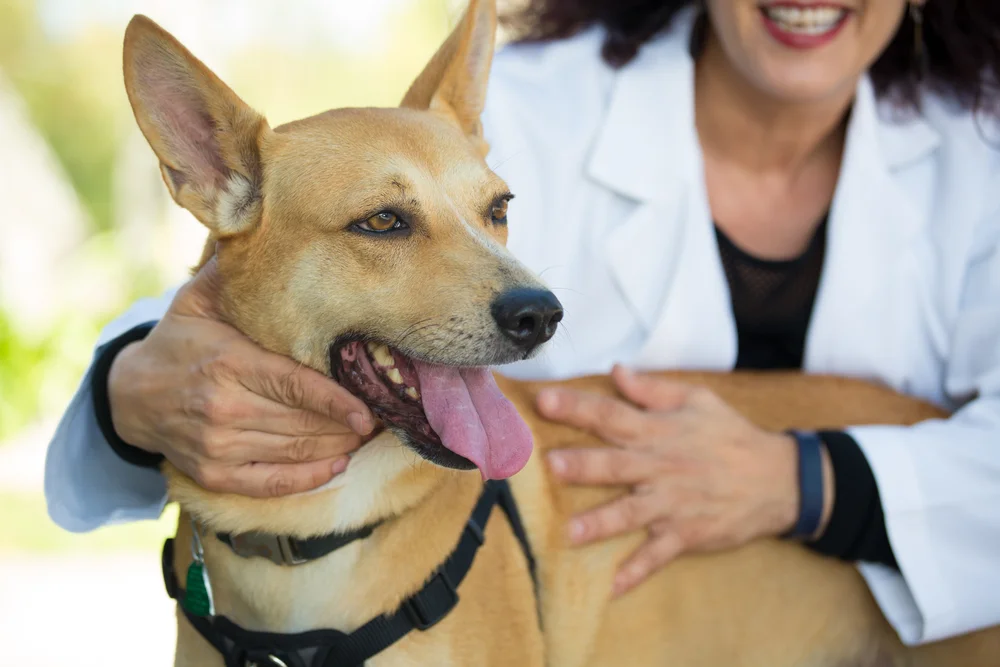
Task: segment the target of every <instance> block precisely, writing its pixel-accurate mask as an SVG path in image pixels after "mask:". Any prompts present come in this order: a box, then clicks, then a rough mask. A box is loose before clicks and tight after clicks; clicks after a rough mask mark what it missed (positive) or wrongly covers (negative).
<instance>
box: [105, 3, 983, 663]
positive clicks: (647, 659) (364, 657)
mask: <svg viewBox="0 0 1000 667" xmlns="http://www.w3.org/2000/svg"><path fill="white" fill-rule="evenodd" d="M496 20H497V19H496V8H495V7H494V3H493V1H492V0H472V2H471V3H470V5H469V8H468V9H467V11H466V12H465V14H464V15H463V18H462V20H461V22H460V23H459V24H458V25H457V27H456V28H455V30H454V32H453V33H452V34H451V36H450V37H449V38H448V39H447V41H445V42H444V44H443V45H442V46H441V47H440V49H439V50H438V51H437V53H436V54H435V55H434V56H433V58H432V59H431V60H430V62H429V63H428V64H427V66H426V68H425V69H424V70H423V71H422V73H421V74H420V75H419V76H418V77H417V79H416V80H415V81H414V83H413V84H412V86H411V87H410V89H409V90H408V92H407V93H406V95H405V97H404V99H403V100H402V103H401V105H400V106H399V108H394V109H340V110H334V111H328V112H326V113H321V114H319V115H317V116H313V117H311V118H306V119H304V120H299V121H295V122H292V123H289V124H287V125H284V126H281V127H276V128H271V127H270V126H269V125H268V124H267V122H266V121H265V119H264V118H263V117H262V116H261V115H259V114H258V113H257V112H255V111H254V110H252V109H251V108H250V107H248V106H247V105H246V104H245V103H244V102H243V101H242V100H241V99H240V98H239V97H238V96H237V95H236V94H235V93H234V92H233V91H232V90H230V89H229V88H228V87H227V86H226V85H225V84H224V83H223V82H222V81H221V80H220V79H219V78H218V77H216V76H215V75H214V74H213V73H212V72H211V71H210V70H209V69H208V68H207V67H206V66H205V65H204V64H202V63H201V62H200V61H199V60H197V59H196V58H195V57H194V56H193V55H192V54H190V53H189V52H188V51H187V50H186V49H185V48H184V47H183V46H182V45H181V44H180V43H179V42H177V41H176V40H175V39H174V38H173V37H171V36H170V35H169V34H167V33H166V32H165V31H164V30H162V29H161V28H160V27H159V26H157V25H156V24H155V23H153V22H152V21H151V20H149V19H148V18H145V17H141V16H137V17H135V18H133V20H132V21H131V23H130V24H129V26H128V28H127V30H126V34H125V42H124V77H125V86H126V90H127V93H128V97H129V100H130V103H131V105H132V108H133V111H134V113H135V117H136V121H137V123H138V125H139V127H140V129H141V131H142V133H143V134H144V135H145V137H146V139H147V140H148V142H149V144H150V146H151V147H152V149H153V151H154V153H155V154H156V156H157V158H158V159H159V163H160V168H161V172H162V175H163V180H164V182H165V184H166V186H167V188H168V190H169V191H170V194H171V196H172V197H173V199H174V200H175V201H176V202H177V203H178V204H179V205H180V206H182V207H184V208H186V209H188V210H189V211H190V212H191V213H192V214H194V216H195V217H196V218H197V219H198V220H200V221H201V222H202V223H203V224H204V225H205V226H206V227H207V228H208V230H209V237H208V241H207V243H206V246H205V252H204V255H203V257H202V264H206V263H209V262H211V263H214V267H213V270H215V271H216V272H217V275H218V277H219V280H218V282H219V289H220V294H221V297H220V306H219V307H220V310H221V312H222V313H223V314H224V316H225V317H226V319H227V320H228V321H229V322H230V323H232V324H233V325H234V326H236V327H237V328H239V329H240V330H241V331H243V332H244V333H245V334H246V335H248V336H249V337H251V338H252V339H253V340H255V341H256V342H257V343H259V344H260V345H262V346H263V347H265V348H267V349H269V350H272V351H274V352H277V353H281V354H285V355H288V356H290V357H292V358H294V359H296V360H298V361H299V362H301V363H303V364H306V365H308V366H310V367H312V368H314V369H317V370H319V371H321V372H323V373H326V374H328V375H329V376H330V377H331V378H334V379H336V380H338V381H339V382H341V383H342V384H343V385H344V386H345V387H346V388H348V389H349V390H350V391H352V392H353V393H355V394H356V395H358V396H359V397H361V398H363V399H364V400H365V401H366V402H367V403H368V404H369V405H370V406H371V408H372V410H373V412H374V413H375V414H376V415H377V416H378V417H379V419H380V421H381V423H382V424H383V425H384V427H385V428H384V430H382V431H381V433H380V434H379V435H378V436H377V437H375V438H374V439H373V440H371V441H370V442H368V443H367V444H365V445H364V446H363V447H362V448H361V449H360V450H359V451H358V452H357V453H356V454H355V455H354V456H353V457H352V460H351V462H350V464H349V466H348V468H347V470H346V471H345V472H344V473H343V474H341V475H339V476H338V477H337V478H335V479H334V480H333V481H332V482H331V483H329V484H327V485H326V486H325V487H323V488H321V489H319V490H316V491H314V492H310V493H303V494H296V495H292V496H286V497H275V498H270V499H255V498H247V497H241V496H237V495H227V494H219V493H210V492H208V491H206V490H204V489H203V488H202V487H201V486H199V484H198V483H196V481H195V480H192V479H190V478H188V477H187V476H185V475H184V474H183V473H181V472H180V471H179V470H177V469H176V468H174V467H173V466H172V465H170V464H169V463H165V464H163V472H164V474H165V476H166V479H167V482H168V489H169V497H170V499H171V500H172V501H175V502H177V503H179V504H180V507H181V513H180V520H179V524H178V528H177V534H176V536H175V538H174V539H173V540H171V541H168V544H167V545H166V548H165V549H164V559H163V560H164V563H163V565H164V573H165V581H166V584H167V588H168V592H169V593H170V594H171V595H172V596H174V597H176V598H177V599H178V600H179V604H178V613H177V618H178V627H177V646H176V655H175V664H176V665H179V666H185V667H187V666H198V667H205V666H211V665H227V666H228V667H232V666H235V665H239V666H240V667H244V666H250V665H261V666H273V667H293V665H298V666H299V667H319V666H324V667H329V666H333V665H360V664H366V665H371V666H378V667H381V666H394V665H477V666H478V665H489V666H494V665H501V666H505V665H511V666H514V665H516V666H518V667H541V666H542V665H549V666H553V667H569V666H584V665H588V666H595V665H601V666H604V665H629V666H645V665H650V666H652V665H667V664H669V665H676V666H678V667H696V666H713V667H722V666H724V667H736V666H747V667H750V666H754V667H793V666H795V667H807V666H808V667H835V666H845V665H856V666H868V665H870V666H875V665H880V666H881V665H919V666H942V667H945V666H947V667H956V666H961V667H979V666H983V667H985V666H986V665H994V664H996V660H997V656H998V655H1000V635H998V634H997V632H996V631H994V630H988V631H983V632H980V633H975V634H970V635H967V636H963V637H958V638H954V639H950V640H948V641H943V642H938V643H935V644H931V645H927V646H923V647H920V648H907V647H904V646H903V645H902V644H901V643H900V641H899V639H898V638H897V637H896V635H895V634H894V632H893V631H892V629H891V627H890V626H889V624H888V623H887V622H886V620H885V619H884V618H883V617H882V615H881V613H880V612H879V609H878V606H877V605H876V604H875V602H874V601H873V599H872V597H871V595H870V594H869V592H868V590H867V588H866V586H865V584H864V581H863V580H862V579H861V577H860V576H859V575H858V573H857V571H856V570H855V568H853V567H851V566H850V565H848V564H845V563H842V562H839V561H835V560H833V559H829V558H824V557H822V556H819V555H816V554H814V553H812V552H810V551H808V550H807V549H806V548H804V547H803V546H801V545H800V544H798V543H796V542H794V541H789V540H777V539H766V540H757V541H754V542H752V543H750V544H748V545H746V546H744V547H741V548H738V549H732V550H728V551H724V552H720V553H715V554H710V555H687V556H683V557H681V558H679V559H678V560H677V561H676V562H674V563H672V564H671V565H669V566H667V567H665V568H663V569H662V570H661V571H659V572H658V573H657V574H655V575H653V576H652V577H651V578H650V579H649V580H648V581H646V582H645V583H643V584H642V585H640V586H639V587H637V588H636V589H634V590H633V591H631V592H629V593H628V594H626V595H624V596H621V597H619V598H615V599H612V598H611V590H612V579H613V575H614V573H615V571H616V569H617V567H618V566H619V564H620V563H621V562H622V561H623V559H624V558H625V557H626V556H627V555H628V554H629V553H630V552H631V551H632V550H633V549H634V548H635V547H637V546H638V545H639V544H640V543H641V541H642V540H643V538H644V536H643V535H642V534H639V533H632V534H629V535H625V536H621V537H618V538H614V539H611V540H608V541H606V542H602V543H599V544H594V545H591V546H587V547H583V548H571V547H570V546H569V545H568V543H567V540H566V537H565V535H564V529H563V526H565V522H566V520H567V518H568V517H569V516H570V515H571V514H573V513H575V512H577V511H580V510H582V509H584V508H588V507H591V506H593V505H595V504H597V503H601V502H607V501H609V500H611V499H612V498H614V497H616V496H619V495H620V494H622V493H624V492H625V491H626V490H625V489H620V488H617V489H616V488H581V487H568V486H562V485H560V484H558V483H557V482H556V481H555V480H554V478H553V477H551V476H550V474H549V471H548V469H547V467H546V465H545V463H544V460H545V459H544V453H545V451H547V450H549V449H553V448H560V447H566V446H582V447H587V446H598V445H599V444H600V443H599V442H597V441H596V439H595V438H593V437H592V436H588V435H587V434H585V433H581V432H578V431H576V430H574V429H571V428H568V427H565V426H561V425H556V424H552V423H549V422H546V421H544V420H543V419H542V418H541V417H540V416H539V415H538V414H537V413H536V412H535V408H534V400H535V397H536V395H537V393H538V391H540V389H541V388H543V387H545V386H548V384H546V383H529V382H515V381H513V380H510V379H508V378H505V377H503V376H502V375H499V374H498V375H494V374H492V373H491V372H489V371H488V370H486V369H487V368H489V367H491V366H497V365H502V364H504V363H508V362H513V361H516V360H520V359H525V358H527V357H529V356H531V355H532V354H535V353H536V352H537V351H538V350H539V349H540V348H542V347H543V346H544V344H545V342H546V341H547V340H548V339H549V338H551V336H552V334H553V332H554V331H555V329H556V327H557V326H558V322H559V319H560V317H561V306H560V304H559V302H558V300H557V299H556V298H555V297H554V296H553V295H552V293H551V292H549V291H548V290H547V289H546V287H545V286H544V285H543V283H542V282H541V281H540V280H539V278H537V277H536V276H534V275H532V274H531V273H529V272H528V271H527V270H526V269H525V268H524V267H523V266H522V265H521V264H519V263H518V261H517V260H516V259H515V258H514V257H513V256H511V255H510V254H509V253H508V252H507V251H506V249H505V247H504V245H505V241H506V234H507V227H506V225H507V219H506V216H507V201H508V200H509V199H510V197H511V193H510V192H509V191H508V189H507V186H506V184H505V183H504V182H503V181H502V180H501V179H500V178H499V177H498V176H497V175H496V174H494V173H493V172H492V171H491V170H490V169H489V168H488V166H487V164H486V162H485V156H486V154H487V152H488V146H487V144H486V142H485V141H484V138H483V132H482V127H481V124H480V119H479V118H480V113H481V111H482V109H483V104H484V97H485V91H486V82H487V78H488V76H489V69H490V63H491V60H492V55H493V48H494V35H495V31H496ZM512 224H513V223H512ZM661 375H663V376H664V377H670V378H673V379H679V380H681V381H683V382H687V383H689V384H692V385H698V386H703V387H707V388H708V389H710V390H712V391H714V392H716V393H717V394H718V395H719V396H720V397H721V398H723V399H724V400H726V401H727V402H728V403H729V404H731V405H732V406H734V407H735V408H736V409H737V410H739V411H740V412H741V413H742V414H744V415H745V416H746V417H747V418H749V419H750V420H752V421H754V422H755V423H757V424H758V425H759V426H761V427H764V428H768V429H788V428H792V427H795V428H820V427H829V428H835V427H842V426H846V425H849V424H858V423H870V422H878V423H886V424H890V423H891V424H911V423H915V422H917V421H921V420H924V419H933V418H942V417H944V416H945V415H944V413H942V412H941V411H940V410H939V409H937V408H935V407H934V406H931V405H929V404H926V403H922V402H920V401H917V400H914V399H911V398H907V397H904V396H901V395H898V394H896V393H894V392H892V391H890V390H889V389H886V388H884V387H881V386H877V385H874V384H869V383H866V382H862V381H860V380H852V379H846V378H838V377H826V376H804V375H801V374H797V373H662V374H661ZM550 384H551V383H550ZM563 384H565V385H568V386H570V387H574V388H578V389H586V390H590V391H595V392H599V393H602V394H612V393H613V388H612V385H611V382H610V381H609V379H608V378H606V377H586V378H579V379H575V380H569V381H566V382H564V383H563ZM192 409H198V406H192ZM484 478H485V479H487V480H489V481H486V482H484ZM496 508H499V509H496ZM501 510H502V511H501ZM309 550H313V552H314V553H307V552H308V551H309Z"/></svg>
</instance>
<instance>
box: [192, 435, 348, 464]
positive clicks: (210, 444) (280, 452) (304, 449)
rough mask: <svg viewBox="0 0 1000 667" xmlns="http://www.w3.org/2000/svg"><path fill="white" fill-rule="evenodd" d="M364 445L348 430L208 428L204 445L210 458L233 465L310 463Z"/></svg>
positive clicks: (204, 449) (204, 450)
mask: <svg viewBox="0 0 1000 667" xmlns="http://www.w3.org/2000/svg"><path fill="white" fill-rule="evenodd" d="M360 446H361V436H359V435H357V434H356V433H354V432H351V431H347V432H345V433H341V434H334V435H279V434H274V433H262V432H260V431H229V430H219V431H208V432H207V433H205V434H203V436H202V439H201V447H202V450H203V451H202V453H203V455H204V458H205V459H206V460H208V461H213V462H219V463H223V464H231V465H246V464H251V463H310V462H313V461H322V460H327V459H333V458H336V457H339V456H344V455H346V454H348V453H350V452H353V451H354V450H356V449H357V448H358V447H360Z"/></svg>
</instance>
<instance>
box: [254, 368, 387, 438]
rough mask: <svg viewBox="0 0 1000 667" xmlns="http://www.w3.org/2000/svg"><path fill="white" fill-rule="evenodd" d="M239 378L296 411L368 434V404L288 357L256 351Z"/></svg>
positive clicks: (371, 421)
mask: <svg viewBox="0 0 1000 667" xmlns="http://www.w3.org/2000/svg"><path fill="white" fill-rule="evenodd" d="M260 352H261V355H259V358H255V359H254V366H253V367H252V368H250V369H249V370H248V372H246V373H243V374H241V376H240V377H239V378H238V379H239V381H240V382H241V383H242V384H243V386H245V387H246V388H247V389H249V390H250V391H252V392H254V393H255V394H258V395H260V396H263V397H265V398H269V399H270V400H272V401H275V402H277V403H281V404H284V405H287V406H289V407H292V408H298V409H300V410H308V411H311V412H316V413H319V414H321V415H324V416H325V417H328V418H329V419H332V420H333V421H336V422H339V423H341V424H346V425H348V426H350V428H351V430H353V431H354V432H355V433H357V434H358V435H368V434H369V433H371V431H372V429H373V428H374V419H373V418H372V414H371V411H370V410H369V409H368V406H367V405H365V403H364V402H363V401H362V400H361V399H359V398H358V397H356V396H354V395H353V394H351V393H350V392H349V391H347V390H346V389H344V388H343V387H341V386H340V385H339V384H337V383H336V382H335V381H334V380H332V379H331V378H328V377H326V376H325V375H323V374H322V373H318V372H316V371H314V370H313V369H311V368H308V367H306V366H303V365H301V364H298V363H296V362H295V361H293V360H292V359H289V358H288V357H284V356H282V355H279V354H272V353H270V352H264V351H263V350H261V351H260Z"/></svg>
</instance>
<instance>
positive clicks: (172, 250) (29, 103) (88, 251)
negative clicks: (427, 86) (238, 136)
mask: <svg viewBox="0 0 1000 667" xmlns="http://www.w3.org/2000/svg"><path fill="white" fill-rule="evenodd" d="M463 6H464V2H462V0H283V1H282V0H0V643H2V645H3V646H4V647H5V648H4V663H5V664H12V665H19V666H22V667H54V666H56V665H68V664H73V665H75V666H77V667H89V666H90V665H95V666H96V665H101V666H102V667H114V666H117V665H126V664H128V665H135V664H142V665H147V666H149V667H160V666H166V665H170V664H172V662H173V660H172V657H173V641H174V620H173V605H172V602H171V601H170V600H169V599H168V598H167V597H166V594H165V593H164V591H163V587H162V583H161V579H160V573H159V549H160V546H161V544H162V541H163V538H164V537H166V536H167V535H169V534H171V533H172V530H173V521H174V520H175V517H176V514H175V512H174V511H173V510H170V511H168V513H167V514H166V515H165V516H164V517H163V518H162V519H160V520H159V521H156V522H143V523H136V524H131V525H126V526H115V527H109V528H105V529H101V530H98V531H95V532H93V533H89V534H84V535H74V534H70V533H66V532H64V531H62V530H60V529H59V528H58V527H56V526H55V525H54V524H52V523H51V521H50V520H49V518H48V516H47V514H46V511H45V501H44V497H43V495H42V474H43V465H44V459H45V448H46V445H47V444H48V440H49V438H50V437H51V434H52V432H53V431H54V429H55V425H56V422H57V421H58V418H59V415H60V413H61V411H62V410H63V408H64V407H65V406H66V404H67V403H68V401H69V399H70V397H71V396H72V394H73V392H74V391H75V389H76V387H77V384H78V383H79V381H80V378H81V377H82V375H83V372H84V370H85V368H86V366H87V365H88V363H89V361H90V358H91V353H92V346H93V344H94V342H95V340H96V338H97V335H98V332H99V331H100V329H101V327H103V326H104V325H105V324H106V323H107V322H108V321H109V320H111V319H113V317H114V316H115V315H116V314H118V313H119V312H121V311H122V309H124V308H125V307H126V306H127V305H128V304H129V303H130V302H132V301H133V300H134V299H136V298H138V297H141V296H148V295H155V294H159V293H160V292H162V291H163V290H164V289H165V288H167V287H169V286H171V285H173V284H176V283H177V282H179V281H182V280H184V278H185V276H186V273H187V271H188V268H189V267H190V266H191V265H192V264H193V263H194V262H196V261H197V259H198V256H199V252H200V249H201V243H202V241H203V238H204V232H203V231H202V228H201V226H200V225H199V224H198V223H197V222H196V221H195V220H194V219H193V218H192V217H191V216H190V215H189V214H188V213H187V212H186V211H183V210H181V209H179V208H178V207H176V206H175V205H174V204H173V202H172V201H171V200H170V199H169V197H168V195H167V191H166V189H165V187H164V186H163V183H162V182H161V180H160V175H159V171H158V169H157V166H156V161H155V158H154V156H153V153H152V151H151V150H150V149H149V147H148V145H147V144H146V142H145V140H144V138H143V137H142V136H141V134H140V133H139V131H138V129H137V128H136V125H135V121H134V119H133V117H132V113H131V109H130V108H129V105H128V100H127V98H126V96H125V90H124V87H123V84H122V77H121V58H122V55H121V47H122V36H123V34H124V30H125V26H126V24H127V23H128V21H129V19H130V18H131V16H132V15H133V14H136V13H143V14H146V15H147V16H149V17H150V18H152V19H153V20H154V21H156V22H158V23H159V24H160V25H162V26H163V27H164V28H166V29H167V30H169V31H170V32H172V33H173V34H174V35H175V36H176V37H178V38H179V39H180V40H181V41H182V42H183V43H184V44H185V45H186V46H187V47H188V48H189V49H191V50H192V51H193V52H194V53H195V54H196V55H197V56H198V57H199V58H201V59H202V60H203V61H204V62H205V63H206V64H207V65H208V66H209V67H210V68H212V69H213V70H214V71H215V72H216V73H217V74H219V75H220V76H221V77H222V78H223V79H224V80H225V81H226V82H227V83H229V84H230V85H231V86H232V87H233V88H234V89H235V90H236V91H237V93H238V94H239V95H240V96H241V97H243V99H244V100H246V101H247V102H248V103H249V104H250V105H251V106H253V107H254V108H256V109H257V110H259V111H261V112H263V113H264V114H265V115H266V116H267V118H268V120H269V121H270V123H271V125H272V126H274V125H278V124H281V123H283V122H285V121H288V120H292V119H295V118H299V117H302V116H307V115H312V114H314V113H317V112H319V111H323V110H325V109H328V108H331V107H340V106H368V105H394V104H396V103H397V102H398V101H399V99H400V98H401V96H402V94H403V92H404V91H405V89H406V87H407V85H408V84H409V82H410V80H411V79H412V78H413V77H414V76H416V74H417V73H418V71H419V69H420V68H421V67H422V65H423V63H424V62H425V61H426V60H427V59H428V58H429V57H430V55H431V54H432V53H433V52H434V50H435V49H436V48H437V46H438V44H439V43H440V42H441V40H443V39H444V37H445V36H446V35H447V34H448V32H449V31H450V29H451V27H452V26H453V25H454V24H455V22H456V20H457V18H458V16H459V14H460V12H461V9H462V7H463ZM112 633H113V638H112Z"/></svg>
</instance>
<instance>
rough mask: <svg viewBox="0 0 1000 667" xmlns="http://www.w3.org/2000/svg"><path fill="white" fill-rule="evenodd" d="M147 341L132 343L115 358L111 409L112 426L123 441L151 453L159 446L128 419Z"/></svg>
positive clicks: (110, 376)
mask: <svg viewBox="0 0 1000 667" xmlns="http://www.w3.org/2000/svg"><path fill="white" fill-rule="evenodd" d="M143 343H144V341H143V340H136V341H132V342H130V343H128V344H127V345H126V346H125V347H123V348H121V350H119V351H118V353H117V354H116V355H115V357H114V359H113V360H112V361H111V367H110V368H109V369H108V411H109V413H110V417H111V426H112V428H113V429H114V432H115V434H117V435H118V437H119V438H121V440H122V441H124V442H125V443H128V445H130V446H131V447H135V448H136V449H141V450H143V451H145V452H148V453H150V454H160V452H159V451H158V450H157V449H156V447H155V445H153V444H150V443H149V442H147V439H146V438H145V437H144V436H143V433H142V431H141V429H137V428H135V424H134V423H133V422H132V420H130V419H128V416H129V414H130V411H129V409H128V405H129V399H130V398H131V397H134V396H135V395H136V392H137V391H138V388H139V384H140V382H139V378H138V377H137V370H136V369H137V368H138V366H139V364H138V363H137V362H138V360H139V358H140V357H139V355H141V354H142V346H143Z"/></svg>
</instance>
